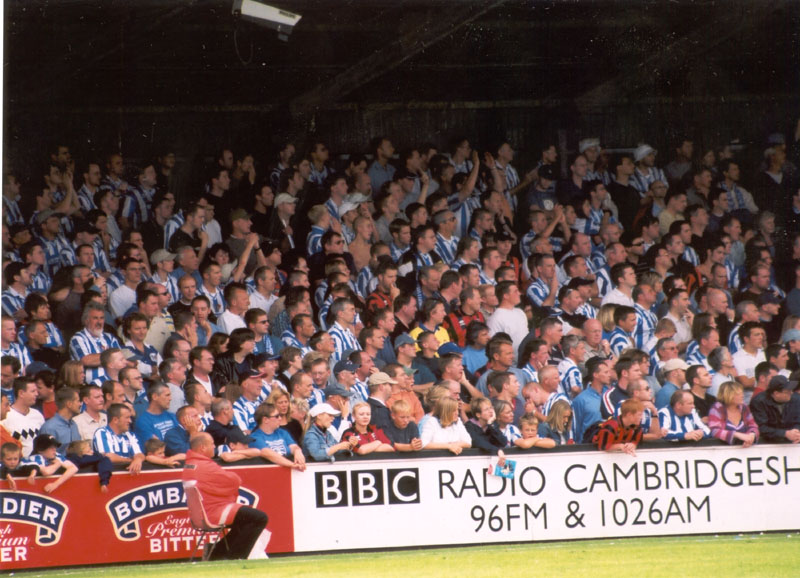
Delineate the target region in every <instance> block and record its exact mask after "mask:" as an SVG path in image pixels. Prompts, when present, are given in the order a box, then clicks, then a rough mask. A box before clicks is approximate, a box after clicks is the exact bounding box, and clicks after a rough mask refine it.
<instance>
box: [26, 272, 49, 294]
mask: <svg viewBox="0 0 800 578" xmlns="http://www.w3.org/2000/svg"><path fill="white" fill-rule="evenodd" d="M52 285H53V280H52V279H50V276H49V275H48V274H47V273H46V272H45V271H44V269H39V270H38V271H36V273H34V274H33V275H31V286H30V287H28V289H29V290H30V291H31V292H32V293H41V294H42V295H47V293H48V292H49V291H50V287H51V286H52Z"/></svg>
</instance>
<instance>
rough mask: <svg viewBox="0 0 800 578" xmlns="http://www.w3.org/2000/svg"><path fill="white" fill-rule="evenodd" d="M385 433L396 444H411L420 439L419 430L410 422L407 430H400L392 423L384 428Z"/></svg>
mask: <svg viewBox="0 0 800 578" xmlns="http://www.w3.org/2000/svg"><path fill="white" fill-rule="evenodd" d="M383 433H385V434H386V437H387V438H389V439H390V440H392V443H395V444H410V443H411V440H413V439H414V438H418V437H419V428H418V427H417V424H415V423H414V422H413V421H411V422H408V425H407V426H406V427H405V429H400V428H398V427H397V426H396V425H394V422H393V421H390V422H389V423H388V424H386V425H385V426H384V427H383Z"/></svg>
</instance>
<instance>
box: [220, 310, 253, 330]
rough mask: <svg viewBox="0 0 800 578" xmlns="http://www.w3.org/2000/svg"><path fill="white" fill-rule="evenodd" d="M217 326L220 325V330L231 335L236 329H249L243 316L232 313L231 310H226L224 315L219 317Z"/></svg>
mask: <svg viewBox="0 0 800 578" xmlns="http://www.w3.org/2000/svg"><path fill="white" fill-rule="evenodd" d="M217 325H219V328H220V329H222V331H223V332H225V333H227V334H229V335H230V333H231V331H233V330H234V329H247V325H245V323H244V319H242V317H241V315H236V314H235V313H231V312H230V310H229V309H226V310H225V311H224V312H223V313H222V315H220V316H219V318H218V319H217Z"/></svg>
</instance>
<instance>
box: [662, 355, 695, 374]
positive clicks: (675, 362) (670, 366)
mask: <svg viewBox="0 0 800 578" xmlns="http://www.w3.org/2000/svg"><path fill="white" fill-rule="evenodd" d="M662 369H663V370H664V373H669V372H670V371H675V370H676V369H683V370H684V371H686V370H687V369H689V366H688V365H686V362H685V361H684V360H683V359H680V358H677V357H676V358H675V359H670V360H669V361H667V362H666V363H665V364H664V367H663V368H662Z"/></svg>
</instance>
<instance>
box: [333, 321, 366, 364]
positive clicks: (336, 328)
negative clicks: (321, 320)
mask: <svg viewBox="0 0 800 578" xmlns="http://www.w3.org/2000/svg"><path fill="white" fill-rule="evenodd" d="M328 333H330V336H331V337H332V338H333V346H334V348H335V350H334V352H333V356H332V357H333V360H334V361H340V360H341V359H342V354H343V353H344V352H345V351H348V350H351V349H352V350H354V351H356V350H358V351H360V350H361V345H360V344H359V343H358V340H357V339H356V336H355V335H353V332H352V331H350V330H349V329H347V328H346V327H342V326H341V325H340V324H339V322H338V321H337V322H336V323H334V324H333V327H331V328H330V329H329V330H328Z"/></svg>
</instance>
